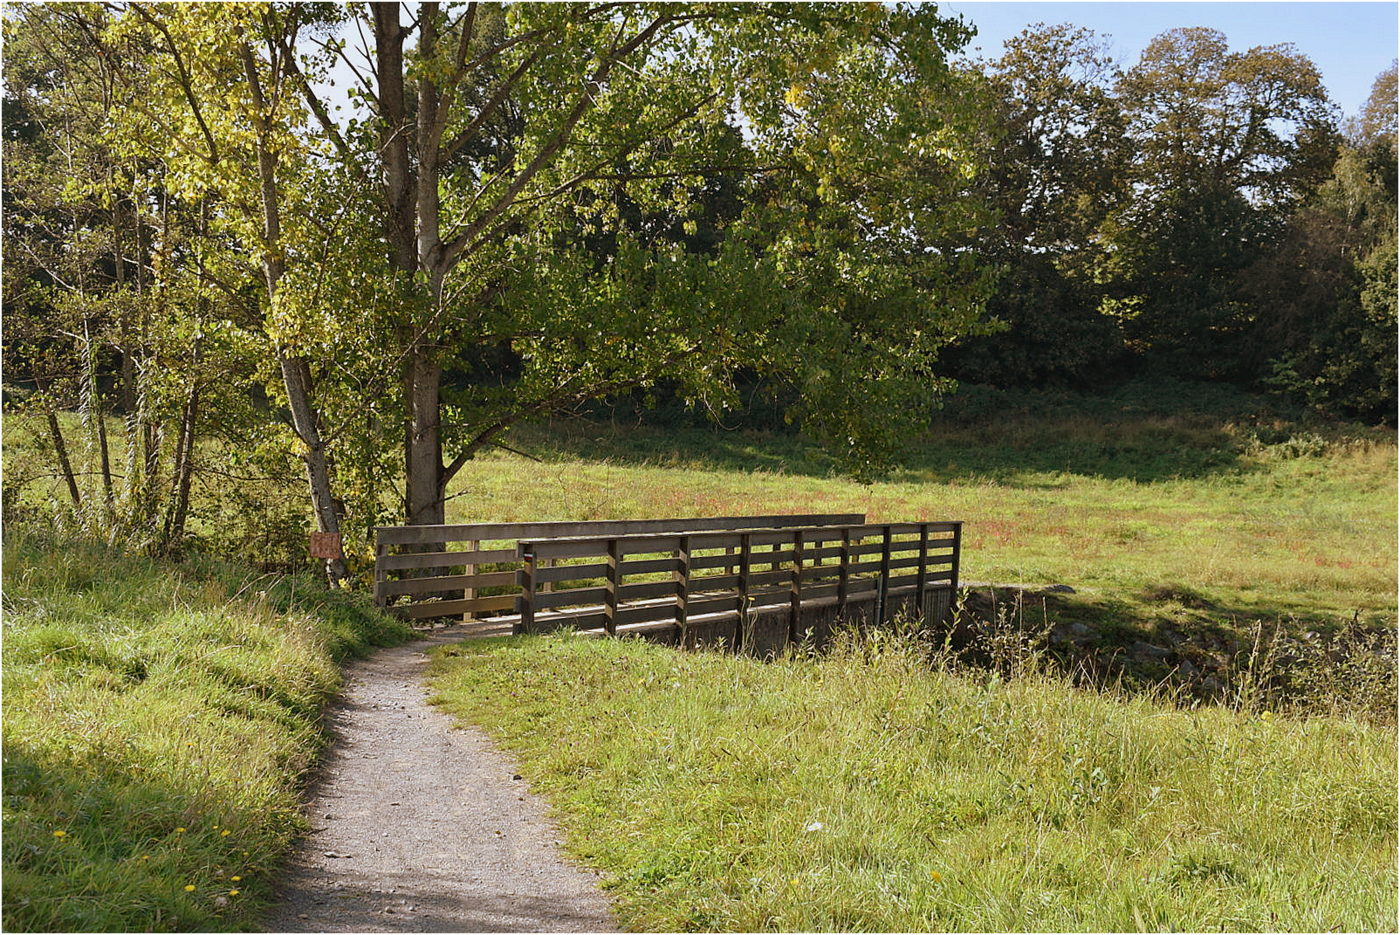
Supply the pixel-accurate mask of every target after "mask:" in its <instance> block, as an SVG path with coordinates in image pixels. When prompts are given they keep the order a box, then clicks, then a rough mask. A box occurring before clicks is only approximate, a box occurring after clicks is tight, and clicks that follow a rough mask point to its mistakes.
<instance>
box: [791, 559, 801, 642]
mask: <svg viewBox="0 0 1400 935" xmlns="http://www.w3.org/2000/svg"><path fill="white" fill-rule="evenodd" d="M789 586H790V587H791V588H792V593H791V594H790V595H789V596H788V603H789V605H790V608H791V610H790V614H789V617H788V642H789V643H796V642H797V635H798V632H799V631H800V629H801V625H802V533H801V532H798V533H796V534H794V535H793V537H792V572H791V580H790V584H789Z"/></svg>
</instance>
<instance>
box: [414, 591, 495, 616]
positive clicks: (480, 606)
mask: <svg viewBox="0 0 1400 935" xmlns="http://www.w3.org/2000/svg"><path fill="white" fill-rule="evenodd" d="M515 602H516V597H515V595H514V594H502V595H500V596H499V597H477V598H473V599H472V600H469V601H421V602H419V603H417V604H406V605H404V606H402V607H394V608H392V610H393V611H394V612H395V613H397V614H401V615H403V616H405V617H408V618H409V619H410V620H421V619H422V618H424V617H451V616H456V615H457V614H468V613H474V612H476V611H482V610H510V609H511V608H512V607H514V606H515Z"/></svg>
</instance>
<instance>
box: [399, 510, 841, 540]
mask: <svg viewBox="0 0 1400 935" xmlns="http://www.w3.org/2000/svg"><path fill="white" fill-rule="evenodd" d="M863 522H865V515H864V514H861V513H817V514H794V515H775V516H706V517H692V518H685V519H650V520H588V521H582V522H567V521H561V522H538V523H467V524H449V525H445V526H379V527H376V529H375V541H376V543H383V544H385V545H417V544H421V543H424V542H462V541H464V540H467V539H478V540H483V541H492V540H495V541H499V540H505V539H530V538H561V537H566V536H567V537H579V536H609V537H612V536H632V535H648V534H653V533H668V532H672V533H675V532H703V531H707V530H715V529H781V528H788V527H793V526H839V525H845V524H848V523H863Z"/></svg>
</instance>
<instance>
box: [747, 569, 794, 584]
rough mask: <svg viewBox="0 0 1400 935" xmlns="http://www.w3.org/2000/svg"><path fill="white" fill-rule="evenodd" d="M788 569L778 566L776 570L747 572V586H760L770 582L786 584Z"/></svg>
mask: <svg viewBox="0 0 1400 935" xmlns="http://www.w3.org/2000/svg"><path fill="white" fill-rule="evenodd" d="M787 581H788V570H787V569H786V568H779V569H777V570H776V571H751V572H749V587H750V588H761V587H764V586H765V585H770V584H787Z"/></svg>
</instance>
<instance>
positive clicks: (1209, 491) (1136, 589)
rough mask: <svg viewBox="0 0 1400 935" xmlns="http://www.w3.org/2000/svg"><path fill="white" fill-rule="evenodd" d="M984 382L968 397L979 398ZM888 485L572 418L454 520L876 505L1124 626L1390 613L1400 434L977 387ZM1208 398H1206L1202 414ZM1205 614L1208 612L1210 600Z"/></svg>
mask: <svg viewBox="0 0 1400 935" xmlns="http://www.w3.org/2000/svg"><path fill="white" fill-rule="evenodd" d="M965 389H966V388H965ZM970 389H971V390H973V392H971V393H970V395H969V396H968V398H967V399H964V400H962V401H961V402H960V403H957V401H956V400H955V403H957V405H956V406H950V409H949V411H948V412H947V413H946V414H945V415H944V417H942V418H941V419H939V420H938V421H936V422H935V423H934V426H933V428H932V430H931V431H930V433H929V434H928V435H927V437H925V438H922V439H919V440H918V441H917V443H916V444H915V445H914V446H913V448H912V449H911V451H910V455H909V461H908V463H907V466H906V467H904V468H902V469H900V470H898V471H895V472H894V473H893V474H892V475H891V476H890V477H888V478H887V479H885V480H883V481H879V482H876V483H873V484H861V483H857V482H855V481H853V480H850V479H848V478H844V477H841V476H839V475H838V474H835V473H833V469H832V465H831V462H830V460H829V459H828V458H827V457H826V456H824V455H823V454H822V453H821V451H820V450H819V449H818V448H817V447H816V446H814V445H812V444H811V443H809V442H804V441H803V440H802V439H800V438H799V437H797V436H791V435H776V434H773V433H767V432H728V431H724V430H721V429H718V428H713V429H704V428H666V429H662V428H653V427H648V426H645V425H639V424H635V423H634V424H628V423H627V422H625V421H622V422H606V421H604V422H599V421H585V420H556V421H555V422H553V423H551V424H550V425H547V426H534V427H528V428H525V429H523V430H521V431H519V432H517V433H516V434H515V436H513V437H512V438H511V445H512V447H514V448H517V449H519V450H521V451H523V452H526V453H528V454H529V455H531V456H533V457H536V458H538V459H540V460H539V461H531V460H528V459H527V458H526V457H522V456H521V455H518V454H514V453H511V452H508V451H497V452H494V453H492V454H489V455H486V456H484V457H480V458H478V459H477V460H474V461H472V462H470V463H468V465H467V466H466V467H465V468H464V469H463V471H462V472H461V474H460V475H459V476H458V477H457V479H456V480H455V481H454V483H453V485H452V487H451V489H450V491H449V495H450V496H451V499H450V500H449V504H448V512H449V517H448V520H449V522H509V521H523V520H586V519H626V518H634V517H679V516H717V515H744V514H764V513H783V512H788V513H830V512H864V513H866V514H867V515H868V516H869V518H870V520H871V521H872V522H901V521H925V520H943V519H961V520H963V521H965V522H966V524H967V525H966V527H965V529H964V539H963V548H964V551H963V565H962V577H963V579H964V580H966V581H981V582H997V583H1003V584H1013V585H1020V584H1026V585H1043V584H1050V583H1064V584H1068V585H1070V586H1072V587H1074V588H1075V589H1077V590H1079V591H1081V592H1087V593H1088V594H1089V595H1095V596H1098V597H1101V598H1103V599H1104V600H1107V601H1111V603H1112V605H1113V609H1114V611H1115V613H1116V614H1117V615H1118V616H1119V617H1120V618H1123V620H1124V622H1125V623H1127V622H1131V621H1132V620H1133V619H1134V618H1136V619H1138V620H1140V621H1142V622H1144V623H1147V624H1149V625H1155V624H1156V623H1158V622H1160V621H1161V620H1162V619H1166V620H1170V619H1171V618H1172V617H1173V616H1179V615H1181V613H1182V612H1183V609H1185V610H1189V609H1190V608H1183V606H1182V605H1181V602H1180V601H1177V602H1175V604H1174V605H1173V602H1172V601H1171V599H1170V597H1167V598H1166V599H1164V598H1163V595H1170V594H1172V593H1186V594H1190V595H1194V596H1195V602H1196V603H1198V604H1207V605H1209V607H1210V609H1211V615H1212V616H1213V618H1215V619H1217V620H1218V621H1220V622H1222V623H1223V624H1226V625H1237V626H1246V625H1247V624H1249V623H1250V622H1252V621H1253V620H1256V619H1260V618H1269V619H1286V618H1289V617H1298V618H1305V619H1306V620H1307V621H1308V622H1309V623H1310V624H1311V625H1323V626H1327V625H1330V624H1332V623H1335V622H1336V621H1339V620H1341V619H1351V618H1352V617H1354V616H1355V617H1359V618H1360V619H1362V620H1368V619H1369V620H1371V621H1373V622H1385V623H1391V622H1393V620H1394V615H1395V606H1396V597H1395V591H1396V561H1397V549H1396V542H1397V539H1396V534H1397V528H1396V509H1397V500H1396V482H1395V478H1396V465H1397V461H1396V444H1395V436H1394V433H1393V432H1390V431H1387V430H1382V429H1366V428H1362V427H1358V426H1345V425H1314V424H1310V423H1306V422H1296V421H1290V420H1288V419H1284V418H1281V417H1278V416H1276V415H1274V414H1272V413H1270V412H1268V411H1267V410H1264V411H1259V410H1258V408H1257V407H1258V406H1259V405H1261V404H1260V403H1259V401H1258V400H1257V399H1256V398H1255V397H1249V396H1243V395H1240V394H1237V393H1232V392H1230V391H1227V390H1224V389H1221V388H1210V387H1206V388H1204V389H1203V388H1201V387H1200V386H1197V385H1191V384H1184V385H1181V386H1177V387H1175V388H1173V387H1168V388H1167V389H1165V390H1164V389H1162V388H1161V387H1156V388H1152V387H1149V388H1146V389H1144V388H1142V387H1134V386H1131V385H1130V386H1129V387H1127V388H1125V389H1123V390H1121V391H1120V392H1119V393H1118V395H1116V396H1110V397H1088V396H1084V397H1077V396H1072V395H1061V396H1055V395H1054V394H1021V395H1015V394H989V393H988V392H985V391H984V392H982V393H981V394H980V395H979V393H978V392H975V390H976V388H970ZM1193 405H1195V406H1199V409H1192V408H1190V407H1191V406H1193ZM1198 609H1199V608H1198Z"/></svg>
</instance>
